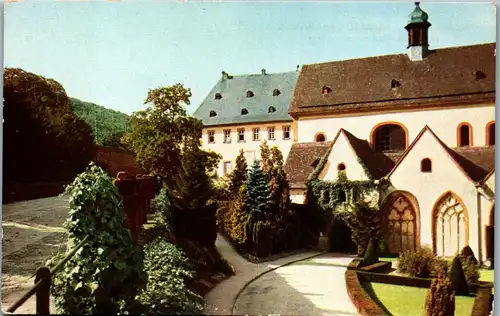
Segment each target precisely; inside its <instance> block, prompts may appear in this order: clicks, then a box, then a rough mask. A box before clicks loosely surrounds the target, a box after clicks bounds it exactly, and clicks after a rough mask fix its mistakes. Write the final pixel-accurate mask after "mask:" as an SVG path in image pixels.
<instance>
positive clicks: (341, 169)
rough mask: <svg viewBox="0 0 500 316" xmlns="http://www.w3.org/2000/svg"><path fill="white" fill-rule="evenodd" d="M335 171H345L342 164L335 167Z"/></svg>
mask: <svg viewBox="0 0 500 316" xmlns="http://www.w3.org/2000/svg"><path fill="white" fill-rule="evenodd" d="M337 170H338V171H344V170H345V164H343V163H339V164H338V165H337Z"/></svg>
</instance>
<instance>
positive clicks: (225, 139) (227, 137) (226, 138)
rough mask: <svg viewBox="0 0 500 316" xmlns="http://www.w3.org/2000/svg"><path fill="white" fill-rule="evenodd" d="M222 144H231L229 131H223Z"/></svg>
mask: <svg viewBox="0 0 500 316" xmlns="http://www.w3.org/2000/svg"><path fill="white" fill-rule="evenodd" d="M226 134H229V135H226ZM224 144H231V129H225V130H224Z"/></svg>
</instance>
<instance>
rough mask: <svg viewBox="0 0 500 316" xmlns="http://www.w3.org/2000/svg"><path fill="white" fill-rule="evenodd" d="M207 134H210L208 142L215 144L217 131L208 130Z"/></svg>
mask: <svg viewBox="0 0 500 316" xmlns="http://www.w3.org/2000/svg"><path fill="white" fill-rule="evenodd" d="M210 134H212V135H210ZM207 135H208V143H209V144H215V131H214V130H210V131H207ZM210 138H212V140H210Z"/></svg>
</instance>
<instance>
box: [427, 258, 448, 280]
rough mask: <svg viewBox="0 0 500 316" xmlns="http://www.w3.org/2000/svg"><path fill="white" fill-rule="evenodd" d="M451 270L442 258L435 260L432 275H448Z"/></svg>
mask: <svg viewBox="0 0 500 316" xmlns="http://www.w3.org/2000/svg"><path fill="white" fill-rule="evenodd" d="M448 270H449V265H448V261H446V260H445V259H442V258H437V257H436V258H435V259H434V262H433V263H432V266H431V273H432V275H434V276H439V275H447V274H448Z"/></svg>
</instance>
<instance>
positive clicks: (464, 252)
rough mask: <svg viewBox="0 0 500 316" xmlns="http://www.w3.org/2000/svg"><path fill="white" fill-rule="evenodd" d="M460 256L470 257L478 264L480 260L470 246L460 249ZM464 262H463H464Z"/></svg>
mask: <svg viewBox="0 0 500 316" xmlns="http://www.w3.org/2000/svg"><path fill="white" fill-rule="evenodd" d="M460 256H461V257H463V258H470V260H471V261H472V262H474V263H475V264H478V261H477V259H476V256H475V255H474V251H472V248H471V247H470V246H468V245H467V246H465V247H464V248H463V249H462V251H460ZM462 263H463V262H462Z"/></svg>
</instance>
